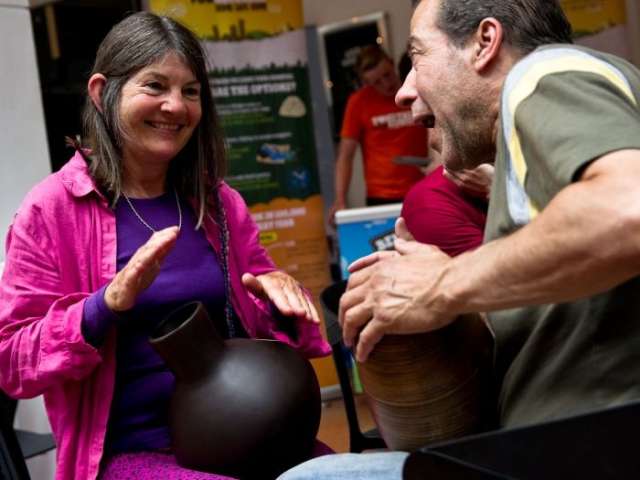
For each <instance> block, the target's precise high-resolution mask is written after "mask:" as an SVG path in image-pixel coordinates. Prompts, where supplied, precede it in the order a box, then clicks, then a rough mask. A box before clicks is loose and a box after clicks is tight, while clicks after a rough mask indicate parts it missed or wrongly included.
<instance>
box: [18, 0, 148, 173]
mask: <svg viewBox="0 0 640 480" xmlns="http://www.w3.org/2000/svg"><path fill="white" fill-rule="evenodd" d="M140 3H141V2H140V0H62V1H59V2H54V3H50V4H47V5H45V6H42V7H38V8H34V9H33V10H32V11H31V20H32V23H33V32H34V39H35V44H36V53H37V57H38V71H39V74H40V85H41V88H42V102H43V106H44V115H45V123H46V127H47V140H48V143H49V152H50V155H51V169H52V170H53V171H56V170H58V169H59V168H60V167H61V166H62V165H64V164H65V163H66V161H67V160H68V159H69V157H70V156H71V151H70V150H69V149H68V148H67V147H66V146H65V141H64V138H65V136H70V137H73V136H75V135H77V134H80V127H81V117H80V116H81V110H82V105H83V102H84V95H85V90H86V83H87V79H88V74H89V72H90V71H91V67H92V66H93V61H94V59H95V54H96V50H97V48H98V45H99V44H100V42H101V41H102V39H103V38H104V36H105V35H106V34H107V32H108V31H109V29H110V28H111V27H112V26H113V25H114V24H115V23H117V22H118V21H120V20H122V19H123V18H124V17H125V16H126V15H127V14H129V13H131V12H136V11H139V10H140V9H141V5H140Z"/></svg>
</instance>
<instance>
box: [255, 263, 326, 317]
mask: <svg viewBox="0 0 640 480" xmlns="http://www.w3.org/2000/svg"><path fill="white" fill-rule="evenodd" d="M242 283H243V284H244V286H245V287H246V288H247V289H248V290H249V291H250V292H251V293H253V294H254V295H255V296H257V297H260V298H263V299H265V300H270V301H271V302H272V303H273V304H274V305H275V306H276V308H277V309H278V310H279V311H280V313H282V314H283V315H285V316H287V317H290V316H295V317H298V318H303V319H305V320H307V321H310V322H313V323H320V317H319V316H318V312H317V311H316V308H315V307H314V306H313V303H312V302H311V300H309V299H308V298H307V296H306V294H305V293H304V291H303V290H302V288H300V284H299V283H298V282H297V281H296V280H295V279H294V278H293V277H292V276H291V275H288V274H286V273H284V272H270V273H265V274H263V275H258V276H257V277H256V276H254V275H252V274H250V273H245V274H244V275H242Z"/></svg>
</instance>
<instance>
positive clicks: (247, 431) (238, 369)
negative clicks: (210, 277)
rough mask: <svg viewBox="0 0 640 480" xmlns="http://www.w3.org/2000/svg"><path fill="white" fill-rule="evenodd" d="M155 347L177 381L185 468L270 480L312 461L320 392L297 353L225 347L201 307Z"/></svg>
mask: <svg viewBox="0 0 640 480" xmlns="http://www.w3.org/2000/svg"><path fill="white" fill-rule="evenodd" d="M150 342H151V344H152V345H153V346H154V348H155V349H156V350H157V351H158V353H159V354H160V356H162V358H163V359H164V360H165V361H166V363H167V365H168V366H169V368H170V369H171V371H172V372H173V373H174V374H175V376H176V388H175V392H174V393H173V396H172V398H171V406H170V410H169V428H170V431H171V441H172V448H173V451H174V453H175V455H176V459H177V461H178V463H179V464H181V465H182V466H185V467H188V468H192V469H195V470H203V471H209V472H214V473H221V474H227V475H230V476H233V477H240V478H259V479H270V478H275V477H276V476H278V474H279V473H281V472H283V471H284V470H286V469H288V468H290V467H292V466H293V465H295V464H297V463H299V462H301V461H303V460H306V459H307V458H309V457H310V455H311V451H312V449H313V445H314V442H315V436H316V434H317V432H318V426H319V424H320V388H319V386H318V381H317V379H316V376H315V373H314V371H313V368H312V367H311V364H310V363H309V362H308V361H307V360H305V359H304V358H302V357H301V356H300V355H299V354H298V353H297V352H296V351H295V350H293V348H291V347H289V346H288V345H285V344H284V343H281V342H277V341H270V340H249V339H231V340H226V341H223V340H222V339H221V338H220V337H219V336H218V334H217V333H216V331H215V329H214V327H213V323H212V322H211V320H210V319H209V317H208V315H207V313H206V310H205V309H204V307H203V306H202V304H200V303H191V304H188V305H186V306H184V307H182V308H180V309H178V310H176V311H174V312H173V313H171V314H170V315H169V316H168V317H167V319H165V320H164V321H163V322H162V323H161V324H160V326H159V327H158V329H157V331H156V332H155V333H154V335H153V336H152V338H151V339H150Z"/></svg>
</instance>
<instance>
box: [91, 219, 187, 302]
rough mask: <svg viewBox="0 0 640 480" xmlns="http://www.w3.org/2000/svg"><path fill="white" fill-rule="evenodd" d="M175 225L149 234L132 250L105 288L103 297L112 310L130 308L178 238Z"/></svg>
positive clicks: (156, 273)
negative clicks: (134, 250) (143, 242)
mask: <svg viewBox="0 0 640 480" xmlns="http://www.w3.org/2000/svg"><path fill="white" fill-rule="evenodd" d="M178 232H179V230H178V227H169V228H165V229H164V230H160V231H157V232H155V233H154V234H153V235H151V238H149V240H148V241H147V243H145V244H144V245H142V246H141V247H140V248H139V249H138V250H137V251H136V253H134V254H133V256H132V257H131V259H130V260H129V262H128V263H127V264H126V265H125V266H124V268H123V269H122V270H120V271H119V272H118V273H117V274H116V276H115V277H114V279H113V280H112V281H111V283H110V284H109V286H108V287H107V289H106V290H105V292H104V301H105V303H106V304H107V307H109V309H111V311H112V312H123V311H125V310H129V309H130V308H132V307H133V306H134V305H135V303H136V298H137V297H138V295H139V294H140V293H141V292H142V291H144V290H145V289H146V288H147V287H148V286H149V285H151V284H152V283H153V281H154V280H155V279H156V277H157V276H158V273H159V272H160V265H161V264H162V261H163V260H164V258H165V257H166V256H167V254H168V253H169V251H171V249H172V248H173V246H174V245H175V243H176V240H177V238H178Z"/></svg>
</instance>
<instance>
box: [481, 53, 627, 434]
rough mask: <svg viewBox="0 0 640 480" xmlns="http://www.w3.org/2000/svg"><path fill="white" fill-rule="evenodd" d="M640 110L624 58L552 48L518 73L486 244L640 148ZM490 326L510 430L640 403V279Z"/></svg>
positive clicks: (505, 315) (493, 318)
mask: <svg viewBox="0 0 640 480" xmlns="http://www.w3.org/2000/svg"><path fill="white" fill-rule="evenodd" d="M639 103H640V72H639V71H638V70H637V69H636V68H634V67H633V66H632V65H630V64H629V63H627V62H625V61H624V60H622V59H619V58H617V57H613V56H610V55H606V54H603V53H600V52H596V51H593V50H590V49H587V48H581V47H576V46H573V45H551V46H547V47H543V48H539V49H537V50H536V51H535V52H533V53H531V54H530V55H528V56H527V57H525V58H524V59H523V60H521V61H520V62H519V63H518V64H516V65H515V66H514V68H513V69H512V70H511V72H510V73H509V75H508V77H507V79H506V82H505V85H504V88H503V94H502V104H501V112H500V121H501V131H500V133H499V136H498V140H497V155H496V175H495V179H494V183H493V187H492V191H491V202H490V206H489V214H488V219H487V227H486V230H485V241H490V240H493V239H495V238H499V237H502V236H505V235H508V234H510V233H512V232H514V231H516V230H517V229H518V228H520V227H522V226H524V225H526V224H527V223H528V222H530V221H531V220H532V219H534V218H535V216H536V215H537V214H538V213H539V212H540V211H542V210H543V209H544V208H545V207H546V205H547V204H548V203H549V202H550V201H551V199H552V198H553V197H554V196H555V195H556V194H557V193H558V192H559V191H560V190H562V189H563V188H564V187H566V186H567V185H568V184H570V183H571V182H574V181H578V180H579V176H580V173H581V171H582V169H583V168H584V167H585V166H586V165H588V164H589V163H590V162H591V161H593V160H596V159H598V158H599V157H601V156H602V155H605V154H607V153H610V152H614V151H616V150H621V149H628V148H633V149H640V109H639V107H638V104H639ZM639 161H640V158H639ZM630 201H631V200H630ZM634 201H637V199H635V200H634ZM594 221H597V218H594ZM612 241H615V239H612ZM584 281H585V282H588V281H589V279H588V278H585V279H584ZM489 320H490V322H491V325H492V327H493V330H494V332H495V335H496V369H497V370H496V371H497V375H498V380H499V382H501V388H500V393H499V414H500V419H501V423H502V425H503V426H515V425H522V424H527V423H533V422H540V421H544V420H550V419H553V418H558V417H563V416H569V415H573V414H578V413H582V412H585V411H588V410H592V409H596V408H601V407H606V406H610V405H614V404H617V403H622V402H625V401H627V400H631V399H639V398H640V278H635V279H633V280H631V281H629V282H627V283H625V284H622V285H620V286H618V287H616V288H615V289H613V290H610V291H607V292H604V293H602V294H600V295H596V296H593V297H590V298H585V299H582V300H579V301H576V302H571V303H565V304H557V305H543V306H536V307H528V308H519V309H511V310H505V311H499V312H493V313H491V314H490V315H489Z"/></svg>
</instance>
